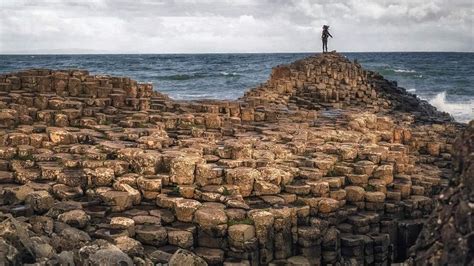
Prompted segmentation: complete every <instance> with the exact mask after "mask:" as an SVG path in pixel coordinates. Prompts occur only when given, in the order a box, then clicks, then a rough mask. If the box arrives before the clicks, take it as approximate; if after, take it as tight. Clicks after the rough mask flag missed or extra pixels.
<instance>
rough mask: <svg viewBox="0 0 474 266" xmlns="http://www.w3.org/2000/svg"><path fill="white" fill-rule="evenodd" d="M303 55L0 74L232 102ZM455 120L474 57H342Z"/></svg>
mask: <svg viewBox="0 0 474 266" xmlns="http://www.w3.org/2000/svg"><path fill="white" fill-rule="evenodd" d="M308 55H309V54H197V55H190V54H180V55H150V54H147V55H0V73H6V72H12V71H16V70H19V69H26V68H53V69H65V68H82V69H88V70H89V71H91V72H92V73H95V74H111V75H119V76H130V77H132V78H134V79H136V80H138V81H141V82H152V83H153V84H154V87H155V89H156V90H158V91H160V92H164V93H167V94H168V95H170V96H171V97H172V98H174V99H202V98H214V99H236V98H238V97H240V96H242V95H243V93H244V91H246V90H248V89H249V88H252V87H254V86H256V85H258V84H259V83H263V82H265V81H266V80H267V79H268V77H269V74H270V72H271V68H272V67H274V66H276V65H279V64H287V63H291V62H293V61H295V60H297V59H301V58H304V57H306V56H308ZM345 55H346V56H347V57H348V58H350V59H351V60H353V59H357V60H358V61H359V62H360V63H361V64H362V65H363V66H364V67H365V68H366V69H370V70H374V71H377V72H379V73H381V74H382V75H383V76H384V77H385V78H387V79H390V80H396V81H397V82H398V84H399V86H401V87H404V88H406V89H407V90H408V91H409V92H412V93H415V94H417V95H418V96H419V97H420V98H422V99H425V100H428V101H429V102H430V103H431V104H432V105H434V106H436V107H437V108H438V109H440V110H443V111H446V112H449V113H451V114H452V115H453V116H454V117H455V118H456V120H458V121H462V122H467V121H469V120H471V119H474V85H473V84H474V53H345Z"/></svg>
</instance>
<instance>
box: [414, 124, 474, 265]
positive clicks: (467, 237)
mask: <svg viewBox="0 0 474 266" xmlns="http://www.w3.org/2000/svg"><path fill="white" fill-rule="evenodd" d="M454 150H455V155H454V160H453V166H454V167H453V169H454V173H453V176H452V178H451V179H450V186H449V187H447V188H446V189H445V190H443V191H442V193H441V194H440V196H439V198H438V201H437V204H436V209H435V211H434V212H433V214H432V215H431V216H430V218H429V219H428V220H427V221H426V223H425V226H424V227H423V230H422V232H421V233H420V236H419V238H418V240H417V242H416V245H415V246H413V248H412V250H411V258H410V260H409V261H410V262H414V263H415V264H417V265H422V264H431V265H448V264H451V265H469V264H472V263H473V261H474V215H473V209H474V122H473V121H471V123H470V124H469V127H468V128H467V129H466V130H465V131H464V132H463V133H462V134H461V135H459V136H458V138H457V139H456V142H455V144H454Z"/></svg>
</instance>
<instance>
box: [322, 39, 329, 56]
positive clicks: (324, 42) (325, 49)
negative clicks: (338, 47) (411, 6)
mask: <svg viewBox="0 0 474 266" xmlns="http://www.w3.org/2000/svg"><path fill="white" fill-rule="evenodd" d="M327 47H328V40H326V39H323V53H324V52H327V50H328V48H327Z"/></svg>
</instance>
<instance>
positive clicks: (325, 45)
mask: <svg viewBox="0 0 474 266" xmlns="http://www.w3.org/2000/svg"><path fill="white" fill-rule="evenodd" d="M328 37H331V38H332V35H331V33H329V26H328V25H323V33H322V34H321V39H322V40H323V53H327V52H328Z"/></svg>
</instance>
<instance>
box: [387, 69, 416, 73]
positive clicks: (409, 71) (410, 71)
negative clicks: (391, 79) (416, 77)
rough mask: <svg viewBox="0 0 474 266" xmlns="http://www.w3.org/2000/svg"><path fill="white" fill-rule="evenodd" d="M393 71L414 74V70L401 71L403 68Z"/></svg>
mask: <svg viewBox="0 0 474 266" xmlns="http://www.w3.org/2000/svg"><path fill="white" fill-rule="evenodd" d="M393 71H395V72H397V73H416V71H415V70H412V69H403V68H402V69H395V70H393Z"/></svg>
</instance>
